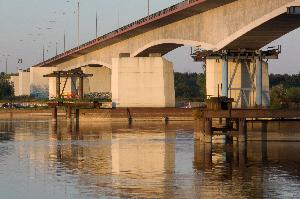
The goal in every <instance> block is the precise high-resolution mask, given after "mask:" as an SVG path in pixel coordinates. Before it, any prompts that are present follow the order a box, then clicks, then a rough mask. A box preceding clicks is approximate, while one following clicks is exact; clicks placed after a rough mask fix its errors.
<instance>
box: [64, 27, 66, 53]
mask: <svg viewBox="0 0 300 199" xmlns="http://www.w3.org/2000/svg"><path fill="white" fill-rule="evenodd" d="M65 52H66V32H64V53H65Z"/></svg>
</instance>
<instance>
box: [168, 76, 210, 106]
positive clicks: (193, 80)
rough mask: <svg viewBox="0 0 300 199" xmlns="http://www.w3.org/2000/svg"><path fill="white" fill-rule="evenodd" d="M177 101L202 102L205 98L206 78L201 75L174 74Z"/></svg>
mask: <svg viewBox="0 0 300 199" xmlns="http://www.w3.org/2000/svg"><path fill="white" fill-rule="evenodd" d="M174 83H175V93H176V99H177V100H184V99H186V100H191V101H193V100H197V101H198V100H204V99H205V97H206V78H205V75H204V74H203V73H178V72H176V73H175V74H174Z"/></svg>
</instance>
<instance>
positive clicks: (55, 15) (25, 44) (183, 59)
mask: <svg viewBox="0 0 300 199" xmlns="http://www.w3.org/2000/svg"><path fill="white" fill-rule="evenodd" d="M150 1H151V12H155V11H158V10H161V9H163V8H165V7H168V6H170V5H172V4H175V3H178V2H180V1H181V0H150ZM76 10H77V0H0V70H1V71H4V70H5V61H4V56H3V55H8V54H9V55H10V56H9V57H8V68H9V72H15V71H16V69H17V67H20V68H27V67H29V66H31V65H34V64H36V63H39V62H40V61H41V60H42V49H43V45H44V46H45V49H46V59H48V58H50V57H52V56H54V55H55V49H56V47H55V46H56V45H55V43H56V42H57V43H58V53H61V52H62V51H63V35H64V32H66V37H67V49H70V48H73V47H74V46H76V43H77V26H76V24H77V18H76V17H77V13H76ZM96 12H98V16H99V32H100V33H99V34H101V35H102V34H105V33H107V32H110V31H112V30H114V29H116V28H117V27H118V13H119V18H120V21H119V23H120V25H121V26H122V25H126V24H128V23H130V22H132V21H134V20H136V19H139V18H142V17H144V16H145V15H146V13H147V0H110V1H107V0H80V21H81V23H80V24H81V25H80V42H81V43H84V42H87V41H89V40H91V39H94V38H95V18H96V17H95V16H96ZM278 44H281V45H282V49H283V53H282V54H281V55H280V59H279V60H276V61H271V62H270V72H273V73H298V72H300V29H298V30H296V31H293V32H291V33H289V34H288V35H286V36H284V37H282V38H280V39H279V40H277V41H274V42H273V43H272V44H269V45H268V46H273V45H278ZM189 53H190V47H182V48H180V49H177V50H175V51H173V52H171V53H169V54H168V55H166V57H167V59H169V60H170V61H172V62H174V68H175V71H181V72H182V71H184V72H194V71H197V72H199V71H202V68H201V64H200V63H194V62H193V61H192V59H191V58H190V56H189ZM18 58H22V59H23V64H17V61H18Z"/></svg>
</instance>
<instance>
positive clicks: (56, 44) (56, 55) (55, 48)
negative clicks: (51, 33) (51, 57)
mask: <svg viewBox="0 0 300 199" xmlns="http://www.w3.org/2000/svg"><path fill="white" fill-rule="evenodd" d="M55 54H56V56H57V42H55Z"/></svg>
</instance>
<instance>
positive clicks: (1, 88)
mask: <svg viewBox="0 0 300 199" xmlns="http://www.w3.org/2000/svg"><path fill="white" fill-rule="evenodd" d="M8 78H9V77H8V75H6V74H5V73H1V74H0V99H8V98H10V97H12V96H13V95H14V87H13V85H12V83H11V82H10V81H9V80H8Z"/></svg>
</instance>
